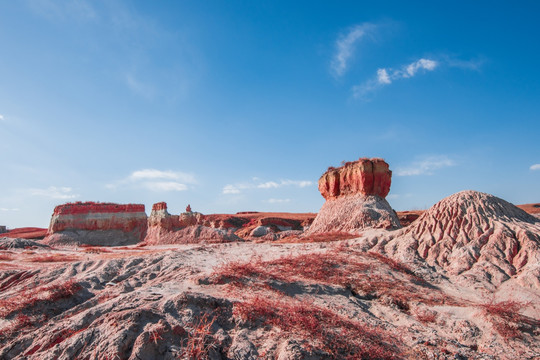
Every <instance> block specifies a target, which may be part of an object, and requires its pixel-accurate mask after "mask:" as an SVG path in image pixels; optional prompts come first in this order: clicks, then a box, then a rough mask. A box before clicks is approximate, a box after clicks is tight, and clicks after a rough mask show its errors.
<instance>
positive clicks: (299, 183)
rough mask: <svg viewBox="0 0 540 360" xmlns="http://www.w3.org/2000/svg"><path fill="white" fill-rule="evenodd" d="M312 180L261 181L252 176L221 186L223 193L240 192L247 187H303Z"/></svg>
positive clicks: (309, 184) (308, 184)
mask: <svg viewBox="0 0 540 360" xmlns="http://www.w3.org/2000/svg"><path fill="white" fill-rule="evenodd" d="M312 184H313V182H312V181H308V180H289V179H285V180H280V181H265V182H261V181H260V179H258V178H253V179H252V181H251V182H244V183H236V184H227V185H225V186H224V187H223V190H222V193H223V194H240V193H241V192H242V191H243V190H247V189H278V188H282V187H285V186H295V187H299V188H304V187H307V186H311V185H312Z"/></svg>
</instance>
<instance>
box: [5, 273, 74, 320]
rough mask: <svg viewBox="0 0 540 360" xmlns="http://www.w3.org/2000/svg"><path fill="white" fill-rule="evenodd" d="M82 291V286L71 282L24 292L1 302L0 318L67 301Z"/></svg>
mask: <svg viewBox="0 0 540 360" xmlns="http://www.w3.org/2000/svg"><path fill="white" fill-rule="evenodd" d="M81 289H82V287H81V285H79V284H78V283H77V282H75V281H73V280H69V281H66V282H64V283H61V284H55V285H48V286H41V287H38V288H35V289H26V290H22V291H19V292H18V293H16V294H14V295H13V296H11V297H9V298H5V299H1V300H0V316H3V317H7V316H9V315H11V314H13V313H14V312H18V311H22V310H24V309H28V308H33V307H35V306H37V305H38V304H41V303H47V302H56V301H58V300H61V299H67V298H70V297H72V296H73V295H75V294H76V293H77V292H78V291H79V290H81Z"/></svg>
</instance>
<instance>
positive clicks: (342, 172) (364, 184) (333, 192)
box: [319, 158, 392, 200]
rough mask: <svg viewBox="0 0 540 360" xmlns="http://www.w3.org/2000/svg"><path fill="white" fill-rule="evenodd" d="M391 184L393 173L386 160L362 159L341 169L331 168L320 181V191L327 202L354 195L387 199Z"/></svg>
mask: <svg viewBox="0 0 540 360" xmlns="http://www.w3.org/2000/svg"><path fill="white" fill-rule="evenodd" d="M391 182H392V172H391V171H390V170H389V169H388V164H387V163H386V162H385V161H384V160H382V159H365V158H361V159H359V160H358V161H352V162H348V163H346V164H345V165H343V166H341V167H339V168H333V167H330V168H329V169H328V170H327V171H326V172H325V173H324V174H323V175H322V176H321V178H320V179H319V191H320V192H321V195H322V196H323V197H324V198H325V199H326V200H328V199H334V198H337V197H340V196H346V195H352V194H362V195H377V196H380V197H382V198H385V197H386V195H388V192H389V191H390V184H391Z"/></svg>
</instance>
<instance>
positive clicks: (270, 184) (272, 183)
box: [257, 181, 280, 189]
mask: <svg viewBox="0 0 540 360" xmlns="http://www.w3.org/2000/svg"><path fill="white" fill-rule="evenodd" d="M279 186H280V185H279V184H278V183H277V182H275V181H268V182H265V183H262V184H259V185H257V187H258V188H259V189H272V188H274V189H276V188H278V187H279Z"/></svg>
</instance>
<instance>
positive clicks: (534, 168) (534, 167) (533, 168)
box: [529, 164, 540, 171]
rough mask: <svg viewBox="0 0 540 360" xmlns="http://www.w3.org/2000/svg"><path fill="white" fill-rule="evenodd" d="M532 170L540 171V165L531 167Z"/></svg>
mask: <svg viewBox="0 0 540 360" xmlns="http://www.w3.org/2000/svg"><path fill="white" fill-rule="evenodd" d="M529 169H531V170H533V171H534V170H540V164H534V165H531V167H530V168H529Z"/></svg>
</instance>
